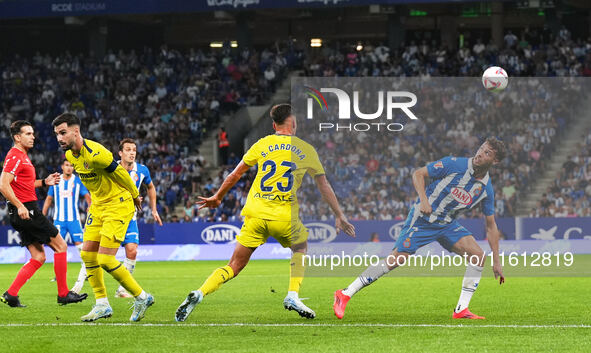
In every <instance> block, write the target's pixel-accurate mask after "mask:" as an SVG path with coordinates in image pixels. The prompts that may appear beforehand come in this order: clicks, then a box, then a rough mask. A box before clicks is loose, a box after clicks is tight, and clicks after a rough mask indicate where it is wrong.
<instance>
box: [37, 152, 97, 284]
mask: <svg viewBox="0 0 591 353" xmlns="http://www.w3.org/2000/svg"><path fill="white" fill-rule="evenodd" d="M80 196H83V197H84V199H85V200H86V207H87V209H88V207H90V202H91V201H90V193H89V192H88V190H87V189H86V187H85V186H84V185H83V184H82V182H81V181H80V178H78V177H77V176H76V174H74V166H73V165H72V163H70V162H69V161H68V160H67V159H64V161H63V162H62V175H61V179H60V182H59V184H56V185H53V186H52V187H50V188H49V191H48V192H47V198H46V199H45V203H44V204H43V210H42V212H43V215H45V216H47V212H48V210H49V207H50V206H51V204H52V202H53V200H54V199H55V206H54V208H53V224H54V225H55V227H56V228H57V229H58V230H59V232H60V234H61V235H62V237H63V238H64V239H65V240H66V242H68V243H74V245H75V246H76V248H77V249H78V251H82V225H81V223H80V213H79V212H78V201H79V200H80ZM68 237H69V238H68ZM85 279H86V268H85V267H84V261H80V272H79V273H78V279H77V280H76V283H75V284H74V287H72V291H73V292H75V293H80V291H81V290H82V287H83V286H84V280H85Z"/></svg>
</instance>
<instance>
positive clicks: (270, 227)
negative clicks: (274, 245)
mask: <svg viewBox="0 0 591 353" xmlns="http://www.w3.org/2000/svg"><path fill="white" fill-rule="evenodd" d="M269 237H273V238H275V239H277V241H278V242H279V244H281V246H283V247H284V248H288V247H290V246H292V245H295V244H300V243H303V242H305V241H306V240H308V229H307V228H306V227H304V225H303V224H302V222H301V221H300V220H299V219H298V220H295V221H272V220H268V219H260V218H253V217H246V219H245V220H244V224H243V225H242V229H240V234H239V235H238V236H237V237H236V241H237V242H238V243H240V244H242V245H244V246H246V247H247V248H256V247H258V246H260V245H263V244H264V243H266V242H267V239H268V238H269Z"/></svg>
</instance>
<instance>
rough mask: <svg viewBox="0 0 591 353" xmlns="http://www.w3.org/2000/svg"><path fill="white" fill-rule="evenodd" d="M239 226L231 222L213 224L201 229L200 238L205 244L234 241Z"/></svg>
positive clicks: (238, 231)
mask: <svg viewBox="0 0 591 353" xmlns="http://www.w3.org/2000/svg"><path fill="white" fill-rule="evenodd" d="M239 233H240V228H238V227H236V226H233V225H231V224H214V225H211V226H209V227H207V228H205V229H204V230H202V231H201V239H202V240H203V241H204V242H205V243H207V244H227V243H234V242H235V241H236V236H237V235H238V234H239Z"/></svg>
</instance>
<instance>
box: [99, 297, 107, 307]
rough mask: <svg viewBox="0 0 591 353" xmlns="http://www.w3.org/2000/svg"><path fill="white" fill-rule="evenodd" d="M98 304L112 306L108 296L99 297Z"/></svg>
mask: <svg viewBox="0 0 591 353" xmlns="http://www.w3.org/2000/svg"><path fill="white" fill-rule="evenodd" d="M96 305H106V306H110V305H109V299H107V297H104V298H99V299H97V300H96Z"/></svg>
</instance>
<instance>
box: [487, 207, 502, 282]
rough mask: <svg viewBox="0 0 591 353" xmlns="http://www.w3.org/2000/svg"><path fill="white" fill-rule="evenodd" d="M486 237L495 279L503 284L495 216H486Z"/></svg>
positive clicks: (499, 233) (498, 234)
mask: <svg viewBox="0 0 591 353" xmlns="http://www.w3.org/2000/svg"><path fill="white" fill-rule="evenodd" d="M486 237H487V239H488V244H489V245H490V249H491V250H492V255H493V272H494V274H495V279H498V280H499V284H503V283H504V282H505V276H503V266H501V259H500V257H499V239H500V238H501V232H499V228H497V222H496V221H495V216H486Z"/></svg>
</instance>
